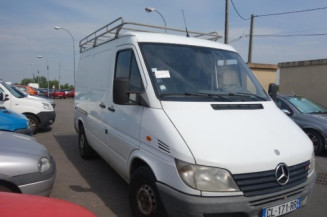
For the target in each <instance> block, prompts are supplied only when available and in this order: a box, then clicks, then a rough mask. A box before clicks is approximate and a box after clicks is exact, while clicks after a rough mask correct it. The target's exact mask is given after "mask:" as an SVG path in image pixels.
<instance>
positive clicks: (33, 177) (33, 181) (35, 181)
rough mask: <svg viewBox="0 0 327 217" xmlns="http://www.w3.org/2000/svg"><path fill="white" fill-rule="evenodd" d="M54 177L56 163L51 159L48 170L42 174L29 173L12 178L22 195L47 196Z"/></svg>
mask: <svg viewBox="0 0 327 217" xmlns="http://www.w3.org/2000/svg"><path fill="white" fill-rule="evenodd" d="M55 177H56V163H55V161H54V160H53V159H52V164H51V167H50V169H49V170H48V171H47V172H44V173H39V172H38V173H31V174H24V175H20V176H15V177H12V180H11V181H12V182H13V183H15V184H16V185H17V186H18V188H19V189H20V191H21V192H22V193H23V194H33V195H40V196H49V195H50V193H51V190H52V186H53V184H54V181H55Z"/></svg>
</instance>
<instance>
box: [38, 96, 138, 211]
mask: <svg viewBox="0 0 327 217" xmlns="http://www.w3.org/2000/svg"><path fill="white" fill-rule="evenodd" d="M55 102H56V104H57V105H56V109H55V110H56V114H57V116H56V121H55V123H54V125H53V126H52V127H51V129H43V130H41V132H39V133H38V134H36V135H34V137H35V138H36V139H37V140H38V141H39V142H40V143H42V144H44V145H45V146H46V147H47V149H48V150H49V152H50V153H51V155H52V156H53V158H54V159H55V161H56V164H57V176H56V181H55V184H54V187H53V190H52V193H51V195H50V197H54V198H59V199H64V200H67V201H70V202H73V203H76V204H79V205H81V206H83V207H85V208H87V209H89V210H90V211H91V212H93V213H94V214H96V215H97V216H99V217H102V216H107V217H111V216H126V217H129V216H132V214H131V212H130V207H129V202H128V185H127V183H126V182H125V181H124V180H123V179H122V178H121V177H120V176H119V175H118V174H117V173H116V172H115V171H114V170H113V169H112V168H111V167H110V166H109V165H108V164H107V163H106V162H105V161H104V160H102V159H101V158H100V157H94V158H93V159H90V160H84V159H82V158H81V157H80V156H79V152H78V145H77V143H78V136H77V134H76V132H75V129H74V125H73V111H74V110H73V109H74V108H73V100H72V99H57V100H55Z"/></svg>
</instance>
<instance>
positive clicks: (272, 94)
mask: <svg viewBox="0 0 327 217" xmlns="http://www.w3.org/2000/svg"><path fill="white" fill-rule="evenodd" d="M277 89H278V86H277V85H276V84H274V83H270V84H269V89H268V94H269V96H270V97H271V99H272V100H274V101H276V98H277Z"/></svg>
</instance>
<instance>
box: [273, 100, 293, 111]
mask: <svg viewBox="0 0 327 217" xmlns="http://www.w3.org/2000/svg"><path fill="white" fill-rule="evenodd" d="M276 105H277V107H278V108H279V109H281V110H287V111H289V112H290V114H293V111H292V109H291V108H290V107H289V106H288V105H287V104H286V103H285V102H283V101H281V100H280V99H276Z"/></svg>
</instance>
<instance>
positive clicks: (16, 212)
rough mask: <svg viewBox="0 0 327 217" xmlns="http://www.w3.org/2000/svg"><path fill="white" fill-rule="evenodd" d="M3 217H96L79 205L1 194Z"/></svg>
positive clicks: (32, 196) (38, 197) (36, 197)
mask: <svg viewBox="0 0 327 217" xmlns="http://www.w3.org/2000/svg"><path fill="white" fill-rule="evenodd" d="M0 201H1V203H0V210H1V216H3V217H16V216H19V217H95V215H94V214H93V213H92V212H90V211H89V210H87V209H85V208H84V207H82V206H79V205H77V204H74V203H71V202H68V201H65V200H60V199H55V198H47V197H40V196H35V195H26V194H16V193H9V192H0Z"/></svg>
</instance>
